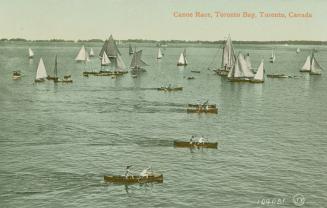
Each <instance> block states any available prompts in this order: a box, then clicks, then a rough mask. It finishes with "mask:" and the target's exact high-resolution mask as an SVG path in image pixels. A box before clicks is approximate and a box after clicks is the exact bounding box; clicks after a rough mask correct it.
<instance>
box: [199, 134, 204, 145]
mask: <svg viewBox="0 0 327 208" xmlns="http://www.w3.org/2000/svg"><path fill="white" fill-rule="evenodd" d="M204 140H205V139H204V137H203V136H201V137H200V138H199V141H198V144H204Z"/></svg>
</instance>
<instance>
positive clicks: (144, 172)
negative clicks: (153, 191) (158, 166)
mask: <svg viewBox="0 0 327 208" xmlns="http://www.w3.org/2000/svg"><path fill="white" fill-rule="evenodd" d="M151 172H152V171H151V166H149V167H147V168H145V169H144V170H142V171H141V173H140V176H142V177H146V178H148V177H149V175H150V174H151Z"/></svg>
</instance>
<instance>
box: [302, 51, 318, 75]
mask: <svg viewBox="0 0 327 208" xmlns="http://www.w3.org/2000/svg"><path fill="white" fill-rule="evenodd" d="M321 70H322V67H321V66H320V65H319V64H318V62H317V60H316V58H315V57H314V52H312V55H311V56H308V57H307V59H306V61H305V63H304V65H303V66H302V69H301V70H300V72H310V74H311V75H321Z"/></svg>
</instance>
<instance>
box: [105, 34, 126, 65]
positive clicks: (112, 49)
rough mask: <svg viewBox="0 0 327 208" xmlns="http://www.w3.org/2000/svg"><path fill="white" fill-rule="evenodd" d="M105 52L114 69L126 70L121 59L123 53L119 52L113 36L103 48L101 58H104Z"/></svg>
mask: <svg viewBox="0 0 327 208" xmlns="http://www.w3.org/2000/svg"><path fill="white" fill-rule="evenodd" d="M104 52H106V54H107V56H108V58H109V59H110V62H111V65H112V68H113V69H114V70H116V69H125V68H126V66H125V64H124V61H123V59H122V58H121V53H120V51H119V50H118V47H117V45H116V42H115V40H114V39H113V37H112V35H110V37H109V39H108V40H106V41H105V42H104V44H103V46H102V49H101V51H100V54H99V56H100V57H101V58H102V56H103V54H104Z"/></svg>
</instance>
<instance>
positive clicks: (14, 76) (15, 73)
mask: <svg viewBox="0 0 327 208" xmlns="http://www.w3.org/2000/svg"><path fill="white" fill-rule="evenodd" d="M21 75H22V74H21V72H20V71H13V73H12V79H13V80H17V79H20V78H21Z"/></svg>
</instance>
